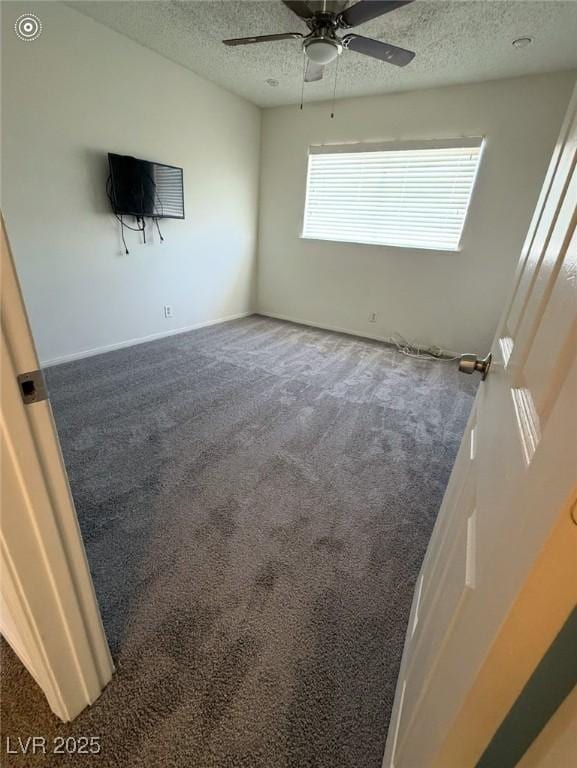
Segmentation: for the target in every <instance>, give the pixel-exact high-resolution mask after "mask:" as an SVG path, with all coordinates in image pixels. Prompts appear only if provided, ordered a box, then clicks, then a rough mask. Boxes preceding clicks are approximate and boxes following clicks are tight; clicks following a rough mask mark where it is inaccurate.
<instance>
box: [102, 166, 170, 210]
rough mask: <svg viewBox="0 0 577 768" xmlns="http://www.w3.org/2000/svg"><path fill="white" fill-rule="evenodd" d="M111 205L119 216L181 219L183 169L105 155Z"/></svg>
mask: <svg viewBox="0 0 577 768" xmlns="http://www.w3.org/2000/svg"><path fill="white" fill-rule="evenodd" d="M108 165H109V167H110V202H111V203H112V208H113V210H114V213H116V214H117V215H119V216H123V215H124V216H136V217H137V218H144V217H145V216H148V217H150V218H154V219H184V190H183V183H182V168H176V167H175V166H173V165H163V164H162V163H153V162H150V161H149V160H138V159H137V158H136V157H130V156H129V155H115V154H112V153H111V152H109V153H108Z"/></svg>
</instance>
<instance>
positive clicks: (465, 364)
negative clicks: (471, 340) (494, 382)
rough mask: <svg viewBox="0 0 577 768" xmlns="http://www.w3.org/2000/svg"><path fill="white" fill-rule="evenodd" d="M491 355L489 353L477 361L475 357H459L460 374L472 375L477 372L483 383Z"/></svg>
mask: <svg viewBox="0 0 577 768" xmlns="http://www.w3.org/2000/svg"><path fill="white" fill-rule="evenodd" d="M492 359H493V355H492V354H491V353H490V352H489V354H488V355H487V357H483V358H481V359H480V360H479V358H478V357H477V355H461V358H460V360H459V370H460V371H461V373H474V372H475V371H479V373H480V374H481V379H482V380H483V381H485V379H486V378H487V374H488V373H489V368H490V367H491V360H492Z"/></svg>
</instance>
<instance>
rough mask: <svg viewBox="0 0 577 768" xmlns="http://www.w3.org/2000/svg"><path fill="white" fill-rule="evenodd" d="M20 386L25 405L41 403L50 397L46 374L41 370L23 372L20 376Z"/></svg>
mask: <svg viewBox="0 0 577 768" xmlns="http://www.w3.org/2000/svg"><path fill="white" fill-rule="evenodd" d="M18 386H19V387H20V394H21V395H22V401H23V402H24V404H25V405H30V403H39V402H40V401H41V400H47V399H48V393H47V391H46V384H45V383H44V376H43V375H42V371H40V370H37V371H29V372H28V373H21V374H20V375H19V376H18Z"/></svg>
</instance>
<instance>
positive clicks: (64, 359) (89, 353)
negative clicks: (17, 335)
mask: <svg viewBox="0 0 577 768" xmlns="http://www.w3.org/2000/svg"><path fill="white" fill-rule="evenodd" d="M254 314H255V313H254V312H252V311H251V312H239V313H238V314H236V315H228V316H227V317H218V318H217V319H216V320H206V321H204V322H202V323H195V324H194V325H187V326H186V327H184V328H174V329H173V330H170V331H161V332H160V333H152V334H150V336H139V337H138V338H136V339H127V340H126V341H118V342H116V343H114V344H106V345H105V346H104V347H93V348H92V349H84V350H82V351H81V352H72V353H70V354H69V355H62V356H61V357H53V358H51V359H50V360H41V361H40V365H41V367H42V368H48V367H50V366H51V365H61V364H62V363H70V362H72V361H73V360H81V359H82V358H84V357H93V356H94V355H102V354H103V353H104V352H113V351H114V350H115V349H123V348H124V347H134V346H136V344H145V343H146V342H147V341H155V340H156V339H164V338H165V337H166V336H176V335H177V334H179V333H187V332H188V331H196V330H198V329H199V328H206V327H207V326H209V325H218V324H219V323H228V322H229V321H230V320H239V319H240V318H241V317H249V315H254Z"/></svg>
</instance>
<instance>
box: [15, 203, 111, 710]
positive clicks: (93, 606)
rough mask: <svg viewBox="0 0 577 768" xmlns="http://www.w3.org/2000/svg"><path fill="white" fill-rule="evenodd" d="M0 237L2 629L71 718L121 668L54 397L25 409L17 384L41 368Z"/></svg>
mask: <svg viewBox="0 0 577 768" xmlns="http://www.w3.org/2000/svg"><path fill="white" fill-rule="evenodd" d="M0 218H1V216H0ZM0 241H1V242H0V250H1V268H2V285H1V293H0V298H1V312H0V314H1V336H2V340H1V346H0V354H1V368H2V370H1V374H2V407H1V410H0V436H1V440H2V517H1V520H0V523H1V524H0V632H1V634H2V635H3V636H4V637H5V639H6V640H7V641H8V643H9V644H10V645H11V647H12V648H13V650H14V652H15V653H16V655H17V656H18V657H19V658H20V660H21V661H22V663H23V664H24V666H25V667H26V668H27V669H28V671H29V672H30V674H31V675H32V676H33V678H34V679H35V680H36V682H37V683H38V685H39V686H40V688H41V689H42V691H43V692H44V694H45V696H46V698H47V700H48V703H49V705H50V708H51V709H52V711H53V712H54V714H55V715H57V716H58V717H59V718H60V719H61V720H64V721H69V720H72V719H74V718H75V717H76V716H77V715H78V714H79V713H80V712H81V711H82V710H83V709H84V708H85V707H86V706H88V705H89V704H92V703H93V702H94V701H95V700H96V699H97V698H98V696H99V695H100V693H101V692H102V690H103V688H104V687H105V686H106V685H107V683H108V682H109V681H110V679H111V677H112V673H113V671H114V665H113V662H112V658H111V655H110V650H109V647H108V643H107V640H106V636H105V633H104V628H103V625H102V619H101V616H100V610H99V607H98V603H97V600H96V594H95V592H94V586H93V583H92V577H91V575H90V570H89V567H88V562H87V559H86V553H85V550H84V545H83V542H82V537H81V533H80V528H79V525H78V520H77V517H76V510H75V507H74V502H73V500H72V496H71V493H70V487H69V485H68V478H67V474H66V469H65V466H64V462H63V459H62V454H61V451H60V444H59V441H58V436H57V432H56V428H55V424H54V419H53V415H52V409H51V406H50V401H49V400H48V399H47V398H46V399H39V400H38V401H36V402H32V403H28V404H25V403H24V401H23V398H22V394H21V391H20V386H19V383H18V376H19V375H20V374H25V373H28V372H31V371H38V370H39V363H38V357H37V354H36V349H35V346H34V341H33V337H32V333H31V330H30V326H29V323H28V318H27V315H26V310H25V307H24V301H23V298H22V293H21V290H20V285H19V282H18V277H17V274H16V269H15V266H14V261H13V258H12V254H11V251H10V245H9V242H8V237H7V234H6V228H5V225H4V220H3V219H2V221H1V232H0Z"/></svg>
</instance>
